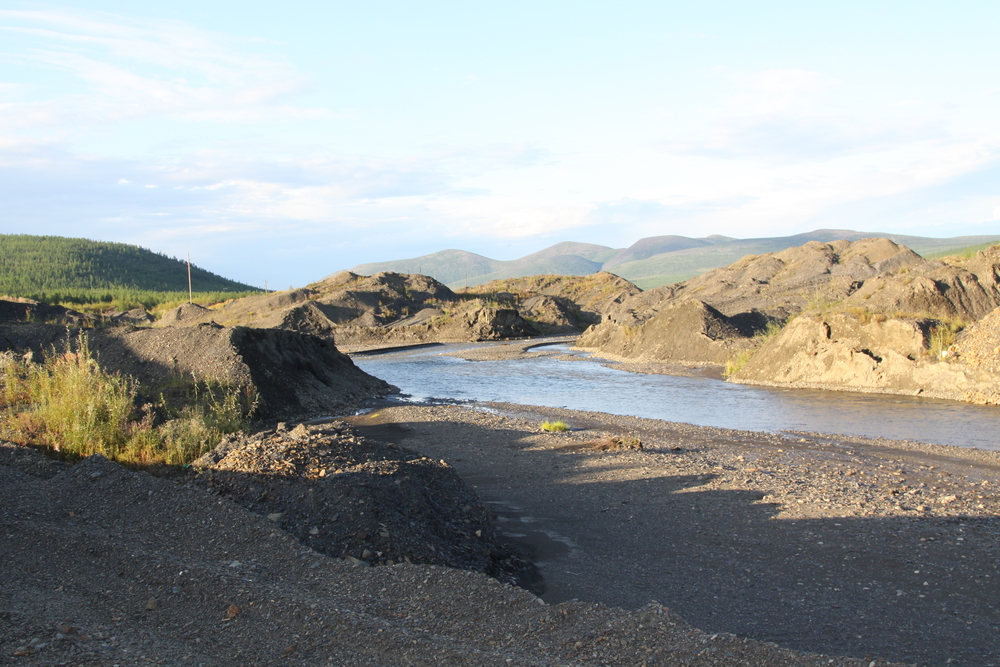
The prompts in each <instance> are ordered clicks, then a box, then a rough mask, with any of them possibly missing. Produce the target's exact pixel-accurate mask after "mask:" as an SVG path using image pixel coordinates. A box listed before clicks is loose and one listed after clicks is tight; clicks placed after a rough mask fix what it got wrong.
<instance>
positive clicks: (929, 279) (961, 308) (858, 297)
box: [845, 246, 1000, 322]
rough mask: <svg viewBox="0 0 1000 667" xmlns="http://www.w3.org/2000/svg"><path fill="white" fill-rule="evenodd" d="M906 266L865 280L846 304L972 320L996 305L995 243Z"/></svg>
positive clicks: (999, 268)
mask: <svg viewBox="0 0 1000 667" xmlns="http://www.w3.org/2000/svg"><path fill="white" fill-rule="evenodd" d="M907 268H909V269H910V270H908V271H897V272H895V273H891V274H886V275H880V276H876V277H874V278H872V279H871V280H868V281H866V282H865V283H864V285H862V286H860V287H859V289H857V290H856V291H855V292H854V293H852V294H851V295H850V297H849V298H847V299H845V304H846V305H848V306H862V307H864V308H865V309H867V310H869V311H871V312H879V313H886V314H892V313H907V314H918V315H923V316H929V317H938V318H955V319H959V320H963V321H966V322H974V321H976V320H978V319H980V318H982V317H984V316H985V315H986V314H987V313H989V312H990V311H992V310H993V309H994V308H996V307H997V306H1000V246H993V247H990V248H987V249H986V250H983V251H981V252H979V253H977V254H976V255H975V256H974V257H972V258H969V259H960V258H954V257H953V258H945V259H944V260H935V261H924V262H922V263H920V264H919V265H916V266H910V267H907Z"/></svg>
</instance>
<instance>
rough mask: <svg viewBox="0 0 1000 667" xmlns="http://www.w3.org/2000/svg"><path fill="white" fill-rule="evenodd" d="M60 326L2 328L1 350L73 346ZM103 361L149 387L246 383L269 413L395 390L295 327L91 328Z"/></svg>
mask: <svg viewBox="0 0 1000 667" xmlns="http://www.w3.org/2000/svg"><path fill="white" fill-rule="evenodd" d="M77 335H78V334H77V332H71V331H68V330H67V328H66V327H63V326H55V325H8V326H0V349H8V350H12V351H15V352H19V353H25V352H28V351H29V350H30V351H31V352H32V353H33V355H36V358H38V357H41V356H43V355H44V354H47V353H50V352H51V351H52V350H62V349H66V346H67V345H71V344H73V342H74V340H75V337H76V336H77ZM85 335H86V336H87V338H88V344H89V346H90V349H91V350H92V351H93V352H94V353H95V356H96V358H97V361H98V364H99V365H100V366H101V368H103V369H104V370H106V371H109V372H113V373H121V374H122V375H129V376H132V377H134V378H136V379H137V380H138V381H139V382H140V383H141V385H142V386H143V387H144V388H145V389H146V390H147V391H149V392H155V391H156V390H157V388H158V387H162V386H164V385H165V384H167V383H169V382H171V381H173V380H176V379H177V378H191V377H192V376H193V377H195V378H198V379H212V380H218V381H221V382H225V383H227V384H230V385H234V386H237V387H242V388H244V389H245V390H246V391H247V392H248V393H250V394H252V395H254V396H256V398H257V400H258V407H257V416H258V417H260V418H263V419H271V418H284V419H288V418H293V417H298V416H305V415H316V414H323V415H328V414H335V413H337V412H340V411H343V410H346V409H348V408H352V407H355V406H357V405H359V404H361V403H362V402H364V401H365V400H366V399H368V398H373V397H376V396H384V395H385V394H387V393H390V392H392V391H393V390H394V388H393V387H392V386H391V385H388V384H387V383H385V382H383V381H382V380H379V379H377V378H374V377H372V376H370V375H368V374H367V373H365V372H364V371H362V370H361V369H359V368H357V367H356V366H355V365H354V362H352V361H351V360H350V358H349V357H347V356H346V355H344V354H341V353H340V352H339V351H338V350H337V348H336V347H335V346H334V345H333V343H332V342H331V341H329V340H324V339H321V338H317V337H315V336H308V335H304V334H300V333H296V332H292V331H283V330H277V329H272V330H265V329H252V328H247V327H235V328H230V327H221V326H218V325H212V324H203V325H200V326H195V327H164V328H158V329H149V328H142V329H136V328H117V327H115V328H108V329H97V330H88V331H86V332H85Z"/></svg>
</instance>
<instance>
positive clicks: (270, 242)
mask: <svg viewBox="0 0 1000 667" xmlns="http://www.w3.org/2000/svg"><path fill="white" fill-rule="evenodd" d="M151 4H152V3H135V2H128V3H126V2H115V1H110V0H109V1H104V2H99V1H95V2H77V3H72V4H69V5H66V4H41V3H29V2H7V1H3V2H0V198H2V201H3V204H4V206H3V214H2V217H0V232H3V233H33V234H55V235H62V236H84V237H88V238H94V239H100V240H108V241H122V242H127V243H136V244H139V245H142V246H145V247H149V248H151V249H153V250H157V251H160V252H165V253H167V254H170V255H176V256H184V255H185V254H186V253H188V252H190V253H191V255H192V259H193V261H195V263H197V264H199V265H200V266H203V267H205V268H208V269H210V270H213V271H215V272H217V273H221V274H223V275H226V276H227V277H231V278H235V279H238V280H242V281H245V282H249V283H251V284H255V285H262V284H263V282H264V281H265V280H267V281H268V282H269V284H270V285H271V286H272V287H274V286H284V285H286V284H288V285H295V286H300V285H304V284H306V283H308V282H311V281H314V280H318V279H320V278H322V277H323V276H325V275H327V274H329V273H331V272H334V271H337V270H340V269H344V268H350V267H352V266H354V265H356V264H359V263H363V262H373V261H383V260H388V259H399V258H404V257H413V256H417V255H421V254H426V253H429V252H434V251H437V250H443V249H446V248H462V249H465V250H469V251H472V252H478V253H480V254H484V255H487V256H489V257H493V258H496V259H512V258H515V257H519V256H522V255H524V254H527V253H530V252H534V251H536V250H539V249H541V248H544V247H546V246H549V245H552V244H553V243H557V242H560V241H567V240H572V241H583V242H590V243H599V244H603V245H609V246H612V247H625V246H628V245H630V244H632V243H633V242H635V241H636V240H638V239H639V238H642V237H645V236H654V235H660V234H682V235H686V236H707V235H709V234H723V235H727V236H735V237H741V238H745V237H754V236H775V235H786V234H794V233H798V232H804V231H809V230H812V229H816V228H831V227H833V228H845V229H856V230H868V231H884V232H894V233H906V234H915V235H923V236H957V235H968V234H1000V49H998V48H997V47H996V44H997V35H998V34H1000V3H997V2H995V0H991V1H989V2H985V1H976V0H969V1H964V2H955V3H943V2H919V1H913V0H911V1H908V2H893V1H882V2H871V1H870V0H868V1H866V2H853V1H845V2H840V3H806V2H761V1H758V2H710V1H709V2H699V3H692V2H689V1H686V2H671V1H664V0H661V1H660V2H623V3H588V2H537V1H536V2H530V3H529V2H504V3H470V2H419V3H414V2H382V1H379V0H374V1H369V2H364V3H359V2H326V3H318V2H296V1H291V2H283V3H273V2H271V3H255V2H247V1H241V2H219V1H214V0H202V1H200V2H186V1H183V0H182V1H175V2H171V3H156V6H149V7H147V6H142V5H151Z"/></svg>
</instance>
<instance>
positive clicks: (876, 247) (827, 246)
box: [609, 239, 925, 325]
mask: <svg viewBox="0 0 1000 667" xmlns="http://www.w3.org/2000/svg"><path fill="white" fill-rule="evenodd" d="M923 262H925V260H924V259H922V258H921V257H920V256H919V255H917V254H916V253H914V252H913V251H912V250H910V249H909V248H906V247H904V246H900V245H897V244H895V243H893V242H892V241H890V240H888V239H863V240H860V241H855V242H853V243H852V242H850V241H834V242H832V243H820V242H819V241H810V242H809V243H806V244H805V245H803V246H799V247H796V248H788V249H786V250H782V251H781V252H776V253H768V254H765V255H747V256H746V257H744V258H742V259H740V260H739V261H737V262H734V263H732V264H730V265H729V266H724V267H722V268H719V269H715V270H713V271H709V272H708V273H705V274H702V275H700V276H698V277H697V278H692V279H691V280H688V281H686V282H682V283H677V284H675V285H667V286H665V287H658V288H656V289H653V290H649V291H648V292H644V293H642V294H640V295H638V296H636V297H632V298H631V299H628V300H626V301H625V302H624V303H623V304H622V306H621V307H620V308H619V309H617V310H615V311H613V312H612V314H611V317H610V318H609V319H611V320H612V321H617V322H619V323H621V324H625V325H635V324H638V323H642V322H643V321H645V320H646V319H649V318H650V317H652V316H653V315H654V314H655V313H656V312H657V311H659V310H661V309H662V308H665V307H666V306H667V305H668V304H669V303H671V302H674V301H679V300H681V299H685V298H697V299H700V300H701V301H704V302H705V303H708V304H710V305H711V306H713V307H714V308H716V309H718V310H719V311H720V312H722V313H724V314H726V315H728V316H733V315H736V314H738V313H745V312H750V311H757V312H761V313H764V314H766V315H767V316H768V317H770V318H772V319H776V320H784V319H787V318H788V317H789V316H790V315H792V314H795V313H798V312H800V311H801V310H803V309H805V308H806V307H808V306H809V305H810V303H811V302H816V301H825V302H834V301H842V300H843V299H846V298H847V297H848V296H850V295H851V294H852V293H853V292H854V291H856V290H857V289H858V288H859V287H860V286H861V285H862V284H863V283H864V281H866V280H869V279H871V278H873V277H875V276H878V275H881V274H883V273H887V272H891V271H898V270H901V269H904V268H907V267H912V266H916V265H919V264H921V263H923Z"/></svg>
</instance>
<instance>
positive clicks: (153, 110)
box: [0, 9, 329, 127]
mask: <svg viewBox="0 0 1000 667" xmlns="http://www.w3.org/2000/svg"><path fill="white" fill-rule="evenodd" d="M0 34H2V35H6V39H5V40H4V42H5V44H4V46H0V61H4V62H7V63H8V64H10V65H15V66H20V67H25V68H33V69H34V70H35V71H37V72H39V74H44V73H45V72H49V73H53V74H56V73H61V74H63V75H68V76H70V77H71V78H72V79H74V80H75V81H76V82H77V84H78V85H75V86H73V88H75V89H76V92H75V93H67V92H65V90H64V86H61V87H60V88H58V89H56V90H52V91H50V90H48V89H46V87H45V76H37V77H36V80H37V82H36V83H35V84H34V85H32V86H30V87H28V86H23V85H22V86H20V87H19V88H18V92H19V93H20V96H21V97H22V98H24V97H26V96H27V97H30V98H31V99H21V100H19V101H17V102H13V103H8V104H7V105H5V108H3V109H0V113H2V114H3V115H2V118H3V119H4V120H5V121H7V120H14V121H16V122H18V124H19V125H20V126H21V127H25V126H27V127H44V126H55V125H67V124H68V125H72V126H75V127H79V126H80V125H81V124H83V125H85V126H86V125H94V124H103V123H107V122H114V121H121V120H122V119H128V118H142V117H149V116H163V115H166V116H173V117H178V118H183V119H185V120H198V121H215V122H246V121H249V122H259V121H268V120H296V119H302V118H323V117H328V116H329V112H328V111H327V110H325V109H309V108H301V107H297V106H295V105H291V104H289V103H288V102H287V101H286V100H287V99H288V98H289V97H290V96H292V95H295V94H297V93H299V92H301V91H303V90H305V89H306V88H308V87H309V85H310V81H309V80H308V79H307V78H306V77H305V76H303V75H302V74H301V73H299V72H298V71H297V70H296V68H295V67H294V66H293V65H292V64H291V63H290V62H288V61H287V60H286V59H285V58H283V57H281V56H278V55H274V54H269V53H267V51H269V50H271V48H272V45H269V44H267V43H265V42H263V41H261V40H249V39H238V38H234V37H232V36H229V35H223V34H219V33H213V32H209V31H205V30H201V29H199V28H196V27H194V26H191V25H189V24H186V23H182V22H179V21H168V20H140V19H132V18H126V17H123V16H119V15H114V14H107V13H98V12H84V11H81V10H74V9H49V10H40V11H12V10H0ZM5 85H7V86H10V85H12V84H5Z"/></svg>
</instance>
